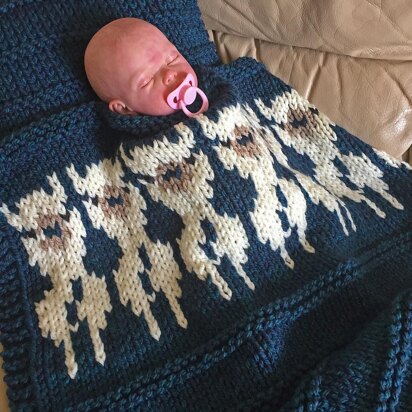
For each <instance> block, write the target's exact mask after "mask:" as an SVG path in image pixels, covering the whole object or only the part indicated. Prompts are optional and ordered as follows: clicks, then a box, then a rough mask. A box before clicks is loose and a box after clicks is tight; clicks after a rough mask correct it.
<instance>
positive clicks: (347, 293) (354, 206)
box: [0, 0, 412, 411]
mask: <svg viewBox="0 0 412 412" xmlns="http://www.w3.org/2000/svg"><path fill="white" fill-rule="evenodd" d="M95 3H96V2H91V1H90V2H88V1H85V2H82V6H81V7H80V6H79V7H80V9H77V8H76V7H77V3H75V2H74V1H73V2H68V3H66V2H65V3H64V5H65V6H63V4H62V3H53V2H47V4H44V2H40V1H37V2H32V1H30V0H26V1H20V2H10V3H9V4H8V5H6V6H3V7H2V8H0V16H2V17H1V18H2V19H3V20H0V23H1V22H3V23H4V22H7V24H3V27H5V28H8V29H10V28H14V29H15V31H16V33H18V34H19V36H20V37H19V39H20V40H19V41H20V42H21V41H22V39H25V40H26V41H27V42H28V43H29V46H26V45H22V44H23V43H19V42H18V41H15V38H12V37H10V38H7V41H6V45H5V46H4V43H1V44H2V45H3V46H2V47H3V49H2V54H1V59H2V64H4V67H6V62H8V61H13V58H14V59H15V60H14V61H18V62H19V64H20V66H16V65H14V66H13V70H14V71H16V72H19V73H20V74H21V76H22V77H19V78H17V77H13V76H12V74H13V73H15V72H14V71H12V70H9V72H7V73H6V74H7V76H6V75H5V74H4V72H3V74H1V75H0V76H1V77H2V78H1V81H2V82H3V83H5V82H9V84H13V85H14V93H15V94H14V95H13V96H12V95H11V93H10V96H6V94H7V93H8V92H3V93H4V94H3V96H2V97H3V98H2V99H0V100H1V104H2V110H3V112H4V114H5V116H4V117H3V120H2V123H1V131H2V134H3V140H2V141H1V143H0V173H1V179H0V299H1V301H0V340H1V342H2V343H3V345H4V353H3V356H4V367H5V371H6V381H7V384H8V387H9V391H8V396H9V399H10V406H11V407H12V409H13V410H40V411H60V410H64V411H91V410H94V411H95V410H99V411H100V410H107V411H109V410H110V411H126V410H133V411H135V410H144V411H152V410H153V411H162V410H176V411H190V410H193V411H209V410H239V409H243V410H263V409H265V408H267V409H268V410H277V411H303V410H311V411H312V410H323V411H331V410H339V411H367V410H379V411H384V410H399V411H407V410H411V405H412V360H411V355H412V276H411V275H412V269H411V265H410V257H411V247H412V226H411V223H412V211H411V205H412V171H411V168H410V167H409V166H408V165H407V164H405V163H401V162H399V161H397V160H396V159H394V158H391V157H390V156H388V155H386V154H384V153H382V152H379V151H377V150H374V149H373V148H371V147H370V146H368V145H367V144H365V143H363V142H361V141H360V140H359V139H358V138H356V137H355V136H353V135H351V134H349V133H348V132H347V131H345V130H344V129H342V128H341V127H339V126H337V125H335V124H334V123H333V122H332V121H330V120H329V119H328V118H327V117H326V116H325V115H324V114H322V113H321V112H319V110H318V109H316V107H314V106H313V105H312V104H310V103H309V102H308V101H307V100H305V99H304V98H303V97H301V96H299V94H298V93H297V92H296V91H295V90H293V89H292V88H291V87H290V86H288V85H286V84H285V83H283V82H282V81H281V80H279V79H278V78H276V77H274V76H272V75H271V74H270V73H269V72H267V71H266V69H265V68H264V66H263V65H261V64H259V63H257V62H256V61H254V60H252V59H248V58H242V59H239V60H237V61H235V62H234V63H231V64H229V65H221V64H219V62H218V61H217V59H216V56H215V54H214V52H213V51H211V50H212V49H211V48H210V43H208V42H207V39H206V34H205V33H204V29H203V26H202V25H201V23H200V20H199V24H198V25H197V26H195V28H191V30H195V31H194V32H195V33H197V34H198V35H193V33H194V32H191V33H192V36H191V41H192V43H191V44H189V45H188V46H187V47H188V48H189V49H190V50H193V54H191V55H189V61H190V58H191V59H192V60H191V61H190V62H191V63H192V64H194V65H195V69H196V72H197V74H198V77H199V85H200V87H201V88H202V89H203V90H204V91H205V93H206V94H207V96H208V97H209V102H210V108H209V110H208V111H207V112H206V113H204V114H203V115H200V116H198V117H196V118H192V119H188V118H185V117H184V115H183V114H182V113H181V112H179V113H176V114H174V115H171V116H167V117H152V116H136V117H124V116H121V115H117V114H114V113H111V112H110V111H109V110H108V109H107V107H106V105H105V104H104V103H101V102H98V101H97V99H96V98H95V97H94V96H93V93H92V91H91V90H90V88H88V87H87V85H86V83H85V77H84V75H83V74H82V73H81V69H80V66H79V62H80V56H81V54H82V52H83V51H84V46H85V43H86V42H87V39H88V38H89V37H88V36H89V35H90V32H91V31H93V30H95V29H96V27H95V26H99V25H102V24H101V23H102V22H103V20H105V19H106V20H107V19H109V17H110V19H113V18H116V17H118V14H121V15H123V16H125V15H134V16H137V17H144V18H146V19H148V20H149V21H150V19H151V17H153V16H155V18H152V20H151V21H152V22H157V23H158V25H159V26H162V24H163V30H164V31H165V32H166V33H167V30H166V29H167V28H168V27H169V26H168V24H169V23H170V22H171V21H172V20H171V17H170V16H172V17H173V18H175V16H177V15H180V16H182V17H181V18H182V19H185V18H186V17H187V16H188V15H190V16H195V17H194V18H196V19H199V13H198V10H197V6H196V4H195V3H194V2H192V1H189V2H188V1H182V2H179V1H177V2H173V4H172V2H170V1H164V2H161V1H159V2H157V1H149V2H137V3H134V2H129V3H128V4H127V5H124V4H123V3H121V2H116V3H115V2H104V1H101V2H100V6H101V8H100V9H98V10H99V11H98V12H95V9H94V7H92V5H94V4H95ZM34 6H35V7H34ZM103 6H104V7H103ZM30 7H32V8H30ZM33 7H34V8H33ZM60 8H62V10H61V9H60ZM103 9H104V10H105V12H104V13H103V12H101V10H103ZM182 10H185V11H187V13H188V14H185V13H183V11H182ZM92 11H93V13H97V14H93V13H92ZM100 12H101V13H102V14H101V15H100V14H99V13H100ZM59 13H60V14H59ZM76 13H80V14H79V15H80V16H86V15H88V14H87V13H90V14H89V15H88V16H89V18H90V19H91V20H90V21H92V22H93V24H94V26H93V27H94V28H93V29H91V28H90V27H89V28H87V29H83V28H80V29H78V30H77V31H76V33H80V35H79V37H76V36H75V34H74V33H75V32H74V31H70V30H69V29H68V27H69V26H70V25H69V23H67V24H68V25H67V26H65V29H61V27H62V25H63V26H64V25H65V24H66V21H65V20H59V19H57V22H56V21H54V22H53V24H54V25H53V30H54V33H58V32H59V33H63V34H64V35H63V34H62V35H61V36H60V37H59V36H57V35H56V36H55V37H53V36H50V32H49V31H48V30H49V29H47V27H46V26H47V24H52V23H50V20H47V19H46V17H47V16H49V17H50V15H52V16H58V17H59V18H61V17H62V16H66V17H67V19H68V20H71V23H70V24H74V23H76V24H77V23H78V22H79V21H83V20H82V19H81V18H80V17H79V15H78V14H76ZM82 13H84V15H83V14H82ZM144 13H149V14H144ZM96 15H98V16H100V17H99V18H97V17H96ZM73 16H77V18H73ZM18 18H21V20H22V21H26V22H30V24H32V25H31V26H30V24H28V25H27V27H26V28H25V27H23V26H19V20H18ZM170 24H171V23H170ZM173 24H181V22H180V23H179V21H178V22H177V23H173ZM0 26H1V25H0ZM35 27H38V28H39V30H40V32H41V33H43V34H42V35H44V33H47V34H48V36H43V37H42V38H41V40H42V42H40V41H39V38H40V37H41V36H40V37H36V35H37V36H39V34H38V32H35V30H34V28H35ZM44 27H46V29H45V28H44ZM70 27H72V28H73V26H70ZM196 27H198V30H199V31H198V32H196V30H197V29H196ZM17 28H18V29H19V30H17ZM169 29H170V28H169ZM42 30H43V31H42ZM50 30H51V29H50ZM5 32H6V31H5V30H4V31H2V36H4V37H3V38H6V37H5V35H4V34H5ZM170 32H172V30H170ZM30 33H35V34H34V35H33V37H30ZM36 33H37V34H36ZM67 33H71V34H70V35H68V34H67ZM179 33H180V34H179V35H181V32H179ZM189 33H190V32H189ZM172 35H173V33H172ZM176 35H177V34H176ZM70 36H71V37H70ZM79 38H81V39H82V41H83V43H82V42H81V41H80V40H79ZM186 40H187V39H186ZM186 40H185V41H186ZM174 41H175V42H176V43H177V44H178V45H179V44H180V43H179V39H178V38H175V39H174ZM48 42H49V43H48ZM193 42H194V43H196V44H197V46H195V45H194V43H193ZM33 44H36V47H31V46H33ZM45 44H46V45H45ZM69 44H70V47H69V46H68V45H69ZM182 47H183V46H182ZM196 47H197V48H196ZM39 50H42V52H43V55H42V58H43V59H44V60H41V61H42V62H43V61H44V62H45V63H44V65H45V67H46V68H50V67H54V68H55V71H53V70H48V71H47V75H46V74H45V73H44V71H42V68H41V67H42V65H41V64H40V65H39V61H37V63H36V62H34V63H33V62H31V61H27V60H25V59H23V57H22V56H23V55H24V53H26V54H30V53H33V55H34V54H35V53H37V52H38V51H39ZM50 50H52V51H53V50H58V51H59V52H58V53H57V54H55V55H54V59H51V57H52V56H50V55H48V54H47V53H48V51H50ZM67 50H71V51H75V50H77V51H78V54H75V52H74V54H73V55H70V56H71V57H70V59H74V60H70V59H69V60H67V61H69V62H70V64H72V66H70V65H63V66H59V64H58V63H56V61H57V60H58V59H57V58H56V56H64V55H67ZM196 50H197V51H196ZM50 53H51V52H50ZM73 56H74V57H73ZM190 56H191V57H190ZM26 57H27V56H26ZM49 59H50V60H49ZM76 59H77V60H76ZM202 59H203V60H202ZM23 61H25V62H26V70H27V71H24V70H23V71H22V70H21V64H22V62H23ZM67 61H65V62H67ZM73 61H74V62H75V63H73ZM76 62H77V63H76ZM52 65H54V66H52ZM7 67H8V66H7ZM10 67H11V66H10ZM62 67H63V68H62ZM69 68H71V69H72V73H70V72H69ZM43 69H44V68H43ZM36 70H38V73H37V72H36ZM63 72H64V73H65V74H66V75H67V76H66V78H63V79H62V76H61V74H62V73H63ZM27 73H30V74H31V75H32V76H33V77H32V80H35V81H33V82H28V75H27ZM36 73H37V74H36ZM39 73H40V75H39ZM16 76H17V75H16ZM12 77H13V79H14V81H13V82H12V81H11V80H10V79H11V78H12ZM37 81H38V83H37ZM25 82H26V83H25ZM42 82H50V88H49V89H44V87H42ZM76 82H77V83H76ZM24 84H25V86H26V87H25V88H24V87H23V85H24ZM65 93H66V94H65ZM30 96H31V97H33V99H31V100H30V99H29V97H30ZM5 97H9V98H8V99H6V98H5Z"/></svg>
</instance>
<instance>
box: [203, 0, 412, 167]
mask: <svg viewBox="0 0 412 412" xmlns="http://www.w3.org/2000/svg"><path fill="white" fill-rule="evenodd" d="M380 3H381V2H379V1H372V0H371V1H366V2H359V1H357V0H345V2H341V1H333V0H331V1H328V2H313V1H312V0H300V1H295V2H291V1H289V0H278V1H276V2H274V1H272V0H224V1H223V0H199V6H200V8H201V10H202V15H203V18H204V21H205V24H206V28H208V29H209V33H210V36H211V38H212V39H213V40H214V41H215V43H216V46H217V50H218V52H219V54H220V56H221V58H222V60H223V61H224V62H228V61H231V60H234V59H236V58H237V57H240V56H252V57H255V58H256V59H257V60H260V61H262V62H263V63H265V65H266V66H267V68H268V69H269V70H270V71H271V72H272V73H274V74H275V75H276V76H278V77H280V78H281V79H282V80H284V81H285V82H287V83H289V84H290V85H292V86H293V87H295V88H296V89H297V90H298V92H299V93H301V94H302V95H303V96H305V97H306V98H308V99H309V100H310V101H311V102H313V103H314V104H315V105H316V106H318V107H319V109H320V110H321V111H323V112H324V113H326V114H327V115H328V116H329V117H330V118H331V120H332V121H334V122H336V123H338V124H340V125H342V126H343V127H345V128H346V129H347V130H348V131H349V132H351V133H353V134H355V135H357V136H358V137H360V138H361V139H363V140H365V141H366V142H368V143H369V144H371V145H373V146H375V147H377V148H380V149H382V150H385V151H387V152H388V153H391V154H392V155H394V156H396V157H401V156H402V155H403V156H404V158H407V157H408V154H407V151H408V148H410V146H411V144H412V106H411V101H412V60H411V56H412V24H410V22H411V21H412V7H411V6H408V5H407V4H408V3H407V1H404V0H393V1H392V2H385V3H384V4H382V5H381V4H380ZM382 3H383V2H382ZM410 160H411V161H412V157H411V159H410Z"/></svg>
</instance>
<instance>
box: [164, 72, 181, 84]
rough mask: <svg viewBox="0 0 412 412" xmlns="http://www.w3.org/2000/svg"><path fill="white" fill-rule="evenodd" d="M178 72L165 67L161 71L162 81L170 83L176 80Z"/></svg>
mask: <svg viewBox="0 0 412 412" xmlns="http://www.w3.org/2000/svg"><path fill="white" fill-rule="evenodd" d="M177 75H178V73H177V72H176V71H175V70H170V69H166V70H165V71H164V73H163V83H164V84H166V85H170V84H172V83H174V82H176V79H177Z"/></svg>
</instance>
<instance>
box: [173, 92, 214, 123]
mask: <svg viewBox="0 0 412 412" xmlns="http://www.w3.org/2000/svg"><path fill="white" fill-rule="evenodd" d="M196 92H197V93H198V94H199V95H200V97H201V98H202V107H201V108H200V109H199V110H198V111H197V112H196V113H193V112H191V111H189V110H188V109H187V108H186V105H185V104H184V102H183V100H180V101H179V103H180V108H181V109H182V110H183V113H184V114H185V115H186V116H188V117H194V116H196V115H198V114H199V113H203V112H205V111H206V110H207V109H208V108H209V100H208V98H207V96H206V95H205V94H204V93H203V91H202V90H200V89H199V88H198V87H196Z"/></svg>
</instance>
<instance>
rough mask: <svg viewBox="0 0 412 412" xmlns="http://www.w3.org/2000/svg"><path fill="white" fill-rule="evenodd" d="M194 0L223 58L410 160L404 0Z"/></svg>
mask: <svg viewBox="0 0 412 412" xmlns="http://www.w3.org/2000/svg"><path fill="white" fill-rule="evenodd" d="M198 2H199V6H200V8H201V11H202V15H203V19H204V22H205V25H206V28H207V29H208V31H209V35H210V38H211V40H213V41H214V42H215V44H216V48H217V51H218V53H219V55H220V56H221V59H222V60H223V62H225V63H227V62H229V61H232V60H234V59H236V58H238V57H240V56H252V57H255V58H256V59H257V60H260V61H262V62H263V63H264V64H265V65H266V66H267V68H268V69H269V70H270V71H271V72H272V73H273V74H275V75H276V76H278V77H280V78H281V79H282V80H284V81H285V82H286V83H288V84H290V85H291V86H293V87H294V88H295V89H297V91H298V92H299V93H300V94H302V95H303V96H305V97H306V98H307V99H308V100H310V101H311V102H312V103H313V104H315V105H316V106H317V107H318V108H319V109H320V110H321V111H323V112H324V113H325V114H326V115H327V116H328V117H329V118H330V119H331V120H332V121H333V122H335V123H337V124H339V125H341V126H343V127H344V128H346V129H347V130H348V131H349V132H351V133H353V134H355V135H356V136H358V137H359V138H361V139H363V140H365V141H366V142H368V143H369V144H371V145H372V146H374V147H376V148H379V149H382V150H385V151H387V152H388V153H390V154H392V155H393V156H396V157H403V158H404V159H405V160H409V162H410V163H411V164H412V149H410V147H411V145H412V24H411V23H412V4H411V3H410V1H409V0H391V1H387V2H382V1H381V0H364V1H361V0H345V1H341V0H328V1H319V0H318V1H315V0H293V1H292V0H198ZM0 351H1V346H0ZM0 411H2V412H6V411H8V407H7V401H6V395H5V384H4V383H3V371H2V369H1V357H0Z"/></svg>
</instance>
